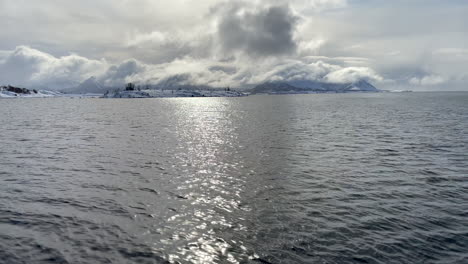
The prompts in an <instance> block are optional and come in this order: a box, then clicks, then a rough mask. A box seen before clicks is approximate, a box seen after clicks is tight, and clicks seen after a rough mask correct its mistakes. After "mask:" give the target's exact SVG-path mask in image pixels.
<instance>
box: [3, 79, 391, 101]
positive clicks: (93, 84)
mask: <svg viewBox="0 0 468 264" xmlns="http://www.w3.org/2000/svg"><path fill="white" fill-rule="evenodd" d="M353 92H383V91H381V90H379V89H377V88H376V87H375V86H373V85H372V84H370V83H369V82H367V81H366V80H359V81H357V82H350V83H328V82H321V81H310V80H294V81H269V82H264V83H261V84H258V85H256V86H254V87H251V88H247V89H233V88H230V87H225V88H214V87H210V86H203V85H171V86H161V85H137V84H134V83H128V84H127V85H126V86H124V87H123V88H111V87H105V86H103V85H100V84H99V83H98V81H97V80H96V78H94V77H92V78H89V79H88V80H86V81H84V82H83V83H81V84H80V85H78V86H77V87H75V88H72V89H67V90H63V91H61V92H57V91H48V90H35V89H32V90H30V89H26V88H20V87H14V86H10V85H8V86H0V97H10V98H12V97H13V98H14V97H61V96H95V97H102V98H161V97H242V96H248V95H253V94H311V93H353Z"/></svg>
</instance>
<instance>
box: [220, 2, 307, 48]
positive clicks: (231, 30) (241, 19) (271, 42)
mask: <svg viewBox="0 0 468 264" xmlns="http://www.w3.org/2000/svg"><path fill="white" fill-rule="evenodd" d="M297 22H298V17H297V16H296V15H294V14H293V13H292V11H291V9H290V8H289V6H286V5H282V6H271V7H267V8H264V9H259V10H245V9H243V8H242V7H239V6H231V7H229V8H225V9H224V12H223V14H222V16H221V19H220V21H219V24H218V36H219V40H220V45H221V46H222V49H223V50H224V51H227V52H230V51H241V52H245V53H247V54H248V55H250V56H270V55H283V54H291V53H294V51H295V50H296V47H297V44H296V42H295V41H294V39H293V35H294V30H295V26H296V25H297Z"/></svg>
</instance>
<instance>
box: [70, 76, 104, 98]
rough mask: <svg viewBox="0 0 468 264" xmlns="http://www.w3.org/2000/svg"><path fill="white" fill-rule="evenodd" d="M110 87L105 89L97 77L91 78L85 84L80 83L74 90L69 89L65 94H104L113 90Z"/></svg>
mask: <svg viewBox="0 0 468 264" xmlns="http://www.w3.org/2000/svg"><path fill="white" fill-rule="evenodd" d="M111 89H112V88H110V87H105V86H103V85H102V84H100V83H99V81H98V80H97V78H96V77H94V76H93V77H91V78H89V79H87V80H85V81H84V82H82V83H80V84H79V85H78V86H77V87H75V88H72V89H67V90H65V91H64V92H66V93H76V94H90V93H91V94H92V93H97V94H103V93H105V92H106V91H108V90H111Z"/></svg>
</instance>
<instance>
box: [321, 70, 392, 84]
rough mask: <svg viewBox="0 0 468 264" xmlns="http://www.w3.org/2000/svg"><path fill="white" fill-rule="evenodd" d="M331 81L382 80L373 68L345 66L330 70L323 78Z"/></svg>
mask: <svg viewBox="0 0 468 264" xmlns="http://www.w3.org/2000/svg"><path fill="white" fill-rule="evenodd" d="M324 79H325V80H327V81H328V82H332V83H347V82H357V81H359V80H361V79H365V80H369V81H383V78H382V77H381V76H379V75H378V74H377V73H376V72H375V71H374V70H372V69H370V68H367V67H347V68H343V69H339V70H337V71H333V72H330V73H329V74H327V75H326V76H325V78H324Z"/></svg>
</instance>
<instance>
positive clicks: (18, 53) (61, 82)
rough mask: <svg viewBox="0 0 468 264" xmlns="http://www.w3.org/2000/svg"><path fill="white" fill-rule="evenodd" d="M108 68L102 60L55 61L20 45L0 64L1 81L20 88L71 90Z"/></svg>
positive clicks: (72, 58) (72, 57) (65, 58)
mask: <svg viewBox="0 0 468 264" xmlns="http://www.w3.org/2000/svg"><path fill="white" fill-rule="evenodd" d="M107 67H108V65H107V62H106V61H105V60H90V59H87V58H84V57H81V56H78V55H73V54H72V55H67V56H63V57H60V58H56V57H54V56H52V55H50V54H47V53H45V52H41V51H39V50H36V49H32V48H30V47H26V46H19V47H17V48H16V49H15V50H13V51H12V52H11V53H10V54H8V55H7V56H6V58H5V59H4V61H3V62H2V63H0V80H1V81H2V82H5V83H9V84H17V85H21V86H33V87H48V88H51V89H58V88H66V87H72V86H76V85H77V84H79V83H80V82H81V81H83V79H84V78H89V77H91V76H92V75H95V74H101V73H102V72H104V71H105V70H106V68H107Z"/></svg>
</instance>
